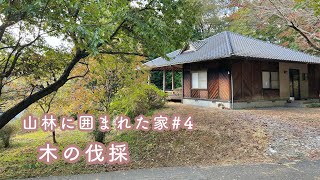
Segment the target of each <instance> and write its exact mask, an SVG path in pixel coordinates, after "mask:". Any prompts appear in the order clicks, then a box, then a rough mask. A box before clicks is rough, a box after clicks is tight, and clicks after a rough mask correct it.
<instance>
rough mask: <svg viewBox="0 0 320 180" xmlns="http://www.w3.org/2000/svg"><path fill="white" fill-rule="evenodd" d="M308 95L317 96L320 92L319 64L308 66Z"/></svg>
mask: <svg viewBox="0 0 320 180" xmlns="http://www.w3.org/2000/svg"><path fill="white" fill-rule="evenodd" d="M308 71H309V72H308V81H309V97H310V98H319V92H320V65H315V64H310V65H309V66H308Z"/></svg>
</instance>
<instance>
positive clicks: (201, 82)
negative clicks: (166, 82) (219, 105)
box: [192, 71, 208, 89]
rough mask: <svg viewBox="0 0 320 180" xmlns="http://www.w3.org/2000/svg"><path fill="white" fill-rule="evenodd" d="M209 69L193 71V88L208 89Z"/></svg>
mask: <svg viewBox="0 0 320 180" xmlns="http://www.w3.org/2000/svg"><path fill="white" fill-rule="evenodd" d="M207 84H208V83H207V71H197V72H192V89H207Z"/></svg>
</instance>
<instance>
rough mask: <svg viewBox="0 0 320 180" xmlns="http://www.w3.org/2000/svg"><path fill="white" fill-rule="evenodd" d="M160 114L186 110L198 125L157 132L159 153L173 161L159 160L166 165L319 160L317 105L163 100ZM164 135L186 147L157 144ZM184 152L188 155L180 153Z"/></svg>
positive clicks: (164, 137) (164, 141) (319, 141)
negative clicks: (238, 106) (245, 106)
mask: <svg viewBox="0 0 320 180" xmlns="http://www.w3.org/2000/svg"><path fill="white" fill-rule="evenodd" d="M160 112H163V113H166V114H168V115H172V114H181V115H189V114H191V115H192V116H193V117H194V121H195V123H196V126H197V130H196V131H194V132H193V133H192V134H185V133H183V132H179V133H176V134H172V136H173V137H172V136H170V135H160V136H161V138H160V139H161V140H162V141H163V142H161V143H159V144H158V146H159V147H158V148H162V150H159V151H158V152H160V154H161V152H163V153H164V154H166V157H167V158H166V159H170V162H175V163H173V164H170V163H169V162H164V165H165V166H166V165H170V166H171V165H186V164H189V165H190V164H192V163H193V164H199V165H204V164H237V163H256V162H279V161H283V160H288V161H291V160H301V159H311V160H315V159H320V109H319V108H266V109H249V110H220V109H212V108H202V107H194V106H188V105H182V104H180V103H168V104H167V106H166V108H164V109H163V110H161V111H160ZM168 138H171V139H170V140H171V141H173V142H175V141H185V142H183V143H181V144H183V146H184V148H185V149H184V150H183V149H181V146H179V144H178V145H177V144H176V146H174V145H172V147H176V148H177V149H174V148H168V147H162V145H166V144H168V145H170V140H168V141H167V142H166V139H168ZM181 144H180V145H181ZM170 150H171V153H170V154H169V155H168V154H167V152H168V151H170ZM175 152H178V153H175ZM184 152H188V153H189V155H190V158H189V159H185V158H183V157H182V155H181V154H183V153H184ZM164 154H163V155H164ZM179 158H180V159H181V161H179ZM155 159H157V158H155ZM171 160H174V161H171ZM144 162H145V161H144ZM179 162H180V163H179Z"/></svg>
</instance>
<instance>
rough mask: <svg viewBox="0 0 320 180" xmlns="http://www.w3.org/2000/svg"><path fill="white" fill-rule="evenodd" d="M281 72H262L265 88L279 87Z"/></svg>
mask: <svg viewBox="0 0 320 180" xmlns="http://www.w3.org/2000/svg"><path fill="white" fill-rule="evenodd" d="M279 86H280V85H279V72H268V71H263V72H262V87H263V89H279Z"/></svg>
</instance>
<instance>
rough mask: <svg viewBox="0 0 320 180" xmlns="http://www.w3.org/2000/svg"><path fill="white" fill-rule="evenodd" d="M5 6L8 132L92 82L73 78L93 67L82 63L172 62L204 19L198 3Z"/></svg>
mask: <svg viewBox="0 0 320 180" xmlns="http://www.w3.org/2000/svg"><path fill="white" fill-rule="evenodd" d="M0 3H1V4H0V11H1V12H2V13H1V16H0V22H1V23H2V24H1V25H0V55H1V56H0V58H1V59H0V68H1V69H0V72H1V73H0V90H1V91H0V92H1V99H3V100H2V101H4V102H5V103H6V104H7V107H6V108H5V111H4V113H3V114H2V115H0V128H2V127H3V126H5V125H6V124H7V123H8V122H9V121H10V120H11V119H12V118H14V117H15V116H16V115H17V114H18V113H20V112H21V111H23V110H24V109H26V108H27V107H29V106H30V105H31V104H33V103H35V102H37V101H38V100H39V99H41V98H43V97H46V96H47V95H49V94H51V93H52V92H55V91H57V90H58V89H59V88H60V87H62V86H63V85H64V84H65V83H66V82H67V81H68V80H71V79H74V78H77V77H83V76H84V75H86V74H87V72H86V71H84V72H83V73H82V75H77V76H74V77H73V76H72V77H70V74H73V69H74V67H76V66H78V65H79V66H80V65H82V66H87V65H86V63H80V62H85V61H83V60H84V59H87V57H89V56H96V55H98V54H100V53H103V54H109V55H114V56H117V55H121V56H132V55H134V56H143V57H146V56H150V55H152V56H155V55H165V53H166V52H165V49H167V48H177V47H179V46H180V45H181V44H180V43H182V42H185V41H187V40H188V39H189V38H190V37H191V35H192V29H193V28H194V24H195V23H196V22H197V21H198V20H199V15H200V11H199V9H200V4H199V3H198V2H197V1H195V0H147V1H127V0H112V1H109V0H108V1H107V0H102V1H96V0H87V1H81V0H80V1H78V0H70V1H65V0H55V1H52V0H33V1H31V0H30V1H29V0H28V1H24V0H10V1H0ZM52 37H55V38H56V39H58V40H53V39H52ZM61 42H62V43H61ZM58 43H61V44H63V46H62V45H61V46H58V45H57V44H58ZM87 69H88V68H87ZM77 74H79V73H77ZM80 74H81V73H80ZM17 79H19V80H22V81H23V82H24V83H16V80H17Z"/></svg>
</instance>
